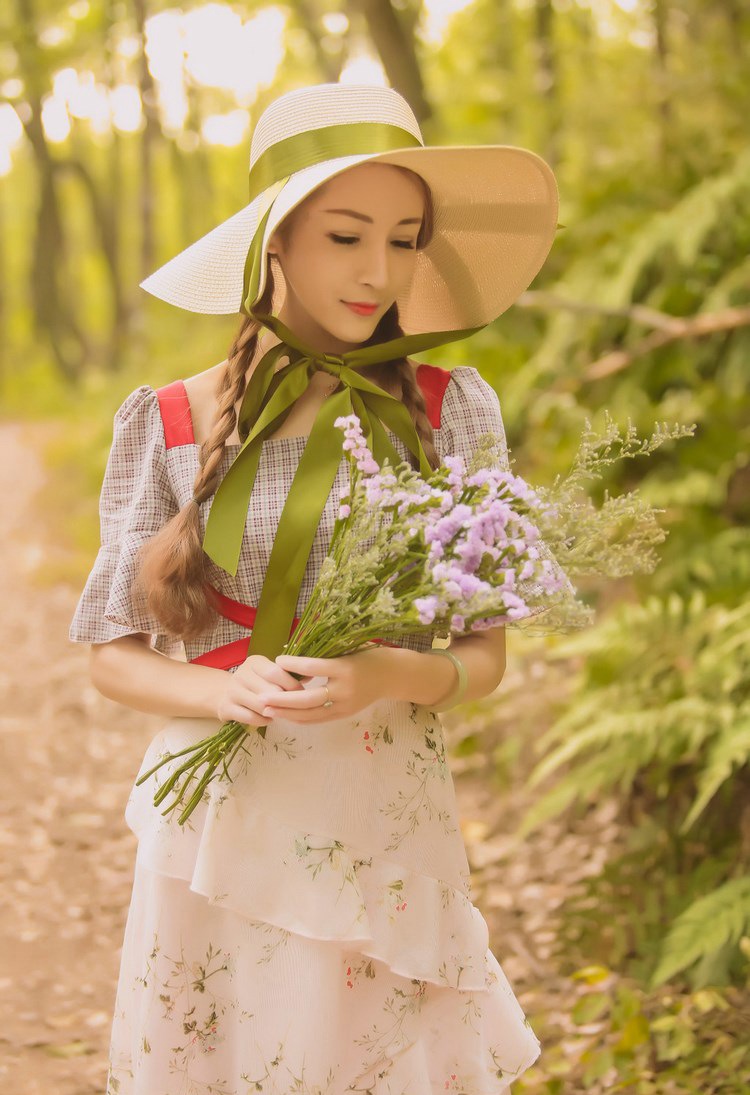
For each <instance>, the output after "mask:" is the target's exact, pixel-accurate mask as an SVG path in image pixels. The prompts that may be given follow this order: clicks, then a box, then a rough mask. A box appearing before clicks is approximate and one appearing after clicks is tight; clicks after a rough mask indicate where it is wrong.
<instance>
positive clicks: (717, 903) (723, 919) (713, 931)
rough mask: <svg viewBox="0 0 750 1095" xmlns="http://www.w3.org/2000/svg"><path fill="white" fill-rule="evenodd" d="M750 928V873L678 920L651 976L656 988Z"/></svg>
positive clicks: (700, 901)
mask: <svg viewBox="0 0 750 1095" xmlns="http://www.w3.org/2000/svg"><path fill="white" fill-rule="evenodd" d="M748 931H750V875H745V876H743V877H742V878H733V879H730V881H728V882H725V883H724V884H723V885H722V886H719V888H718V889H717V890H714V891H713V893H710V894H707V895H706V896H705V897H700V898H698V900H697V901H694V902H693V903H692V904H691V905H689V906H688V907H687V908H686V909H685V910H684V912H682V913H681V914H680V915H679V916H678V917H677V919H676V920H675V921H674V924H673V925H672V928H671V929H670V931H669V933H668V935H667V937H666V939H665V940H664V944H663V946H662V950H661V955H660V958H659V963H658V965H657V967H656V969H655V970H654V973H653V975H652V978H651V985H652V988H656V987H657V986H658V985H661V984H663V983H664V982H665V981H669V980H670V978H672V977H674V975H675V974H676V973H679V972H680V971H681V970H685V969H688V967H689V966H692V965H693V964H694V963H696V962H698V961H700V960H701V959H703V958H704V957H705V956H707V955H711V954H713V953H715V952H717V951H719V950H721V949H722V948H723V947H725V946H727V945H730V944H732V945H734V944H737V943H739V941H740V939H741V938H742V936H743V935H745V934H747V933H748Z"/></svg>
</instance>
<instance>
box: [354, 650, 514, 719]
mask: <svg viewBox="0 0 750 1095" xmlns="http://www.w3.org/2000/svg"><path fill="white" fill-rule="evenodd" d="M448 649H450V650H451V651H453V653H454V654H455V655H456V656H457V657H459V658H460V659H461V661H462V662H463V664H464V666H465V667H466V675H467V678H468V681H467V686H466V692H465V693H464V695H463V698H462V700H461V702H462V703H465V702H467V701H469V700H478V699H482V698H483V697H484V696H488V695H489V694H490V693H491V692H494V690H495V689H496V688H497V686H498V685H499V684H500V681H501V680H502V679H503V676H504V674H505V656H504V653H500V652H499V651H498V647H497V645H496V644H495V643H493V642H491V641H490V640H488V639H487V638H486V637H485V636H484V635H480V634H477V635H464V636H461V637H460V638H454V639H452V640H451V643H450V647H449V648H448ZM372 652H373V653H375V654H376V656H379V658H380V664H381V670H382V673H383V682H384V688H385V691H386V694H387V695H388V696H389V697H390V698H391V699H397V700H407V701H410V702H411V703H418V704H421V705H424V706H428V707H429V705H430V704H433V703H434V704H438V705H439V704H442V703H443V701H446V700H448V698H449V697H450V696H451V695H452V694H453V691H454V689H455V688H456V685H457V684H458V671H457V670H456V667H455V666H454V665H453V664H452V663H451V661H450V659H448V658H439V657H436V656H435V655H434V654H429V653H420V652H419V651H416V650H407V649H406V648H404V647H387V646H381V647H379V648H377V650H376V651H372Z"/></svg>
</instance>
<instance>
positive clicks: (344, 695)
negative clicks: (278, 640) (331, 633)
mask: <svg viewBox="0 0 750 1095" xmlns="http://www.w3.org/2000/svg"><path fill="white" fill-rule="evenodd" d="M386 654H387V652H386V650H385V649H384V648H381V649H379V648H377V647H374V648H368V649H366V650H358V651H357V652H356V653H354V654H346V655H344V656H343V657H341V658H306V657H304V656H303V655H296V654H295V655H292V654H279V655H278V657H277V658H276V665H277V666H279V667H280V668H281V669H282V670H290V671H292V672H294V673H304V674H305V677H304V678H303V681H310V680H312V679H313V677H327V678H328V680H327V684H328V692H326V689H325V684H326V682H325V681H324V682H323V683H322V684H320V685H317V686H313V687H312V688H302V687H301V684H302V682H298V683H300V688H301V691H294V692H292V691H277V692H274V693H272V692H270V691H268V690H266V691H265V692H261V694H260V695H259V697H258V698H259V700H261V701H264V700H267V701H268V703H267V705H265V704H261V707H260V711H261V714H262V716H263V717H264V718H266V719H269V718H277V717H278V718H282V719H287V720H288V721H289V722H295V723H300V724H302V725H313V724H315V723H319V722H330V720H331V719H344V718H348V717H349V716H350V715H356V713H357V712H358V711H361V710H362V709H363V708H365V707H369V706H370V704H371V703H374V702H375V700H377V699H382V698H383V696H384V695H385V692H386V681H387V672H386V660H387V659H386V657H384V655H386ZM329 697H330V699H331V700H333V706H332V707H323V704H324V703H325V701H326V700H327V699H328V698H329Z"/></svg>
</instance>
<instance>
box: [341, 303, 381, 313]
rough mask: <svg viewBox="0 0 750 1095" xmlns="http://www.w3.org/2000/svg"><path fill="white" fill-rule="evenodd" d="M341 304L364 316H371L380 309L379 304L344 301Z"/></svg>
mask: <svg viewBox="0 0 750 1095" xmlns="http://www.w3.org/2000/svg"><path fill="white" fill-rule="evenodd" d="M341 303H342V304H345V305H346V306H347V308H351V310H352V311H353V312H357V313H358V314H359V315H362V316H371V315H372V313H373V312H374V311H375V310H376V309H377V307H378V306H377V304H361V303H357V302H352V301H349V300H343V301H342V302H341Z"/></svg>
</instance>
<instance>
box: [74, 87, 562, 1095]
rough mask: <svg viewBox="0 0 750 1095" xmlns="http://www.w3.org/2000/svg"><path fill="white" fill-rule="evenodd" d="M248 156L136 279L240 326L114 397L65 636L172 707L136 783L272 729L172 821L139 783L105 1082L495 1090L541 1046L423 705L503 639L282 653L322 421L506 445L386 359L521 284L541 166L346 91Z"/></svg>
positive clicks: (334, 504) (380, 437)
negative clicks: (425, 139) (245, 174)
mask: <svg viewBox="0 0 750 1095" xmlns="http://www.w3.org/2000/svg"><path fill="white" fill-rule="evenodd" d="M467 171H469V174H468V175H467V174H466V172H467ZM250 177H251V202H250V203H249V205H248V206H246V207H245V209H243V210H241V211H240V213H239V214H236V215H235V217H233V218H230V220H229V221H227V222H224V224H223V225H220V226H219V227H218V228H217V229H214V230H213V232H211V233H209V234H208V235H207V236H206V237H204V238H203V239H202V240H200V241H198V242H197V243H196V244H193V245H192V247H191V248H188V249H187V250H186V251H185V252H183V253H182V254H181V255H179V256H177V257H176V258H175V259H173V260H171V262H169V263H167V264H166V265H165V266H164V267H162V268H161V269H160V270H159V271H156V273H155V274H152V275H151V276H150V277H149V278H147V279H146V281H145V282H144V283H143V286H144V288H146V289H148V290H149V291H150V292H153V293H154V294H155V295H157V296H160V297H161V298H162V299H164V300H168V301H170V302H171V303H173V304H176V305H178V306H180V307H185V308H188V309H191V310H195V311H203V312H214V313H216V312H221V311H236V310H238V308H239V310H240V311H242V312H243V313H244V317H245V318H244V319H243V321H242V324H241V326H240V330H239V332H238V335H237V337H236V338H235V340H234V342H233V345H232V347H231V350H230V353H229V356H228V359H227V360H226V361H223V362H221V363H220V364H219V365H216V366H214V367H213V368H210V369H208V370H205V371H204V372H200V373H197V374H195V375H193V376H190V377H188V378H186V379H185V380H184V381H175V382H174V383H172V384H170V385H167V386H165V387H164V388H162V389H159V390H158V391H155V390H154V389H153V388H151V387H149V386H148V385H146V384H144V385H142V386H141V387H140V388H138V389H136V390H135V391H134V392H133V393H131V395H130V396H128V398H127V399H126V400H125V402H124V403H123V404H122V406H121V407H120V409H119V410H118V412H117V415H116V416H115V432H114V440H113V446H112V451H111V453H110V457H109V461H108V465H107V470H106V473H105V479H104V484H103V487H102V496H101V517H102V547H101V549H100V552H99V555H98V557H97V560H96V563H95V565H94V568H93V569H92V572H91V575H90V576H89V580H88V582H87V585H86V588H85V589H84V591H83V594H82V597H81V600H80V602H79V605H78V608H77V610H76V615H75V618H74V620H73V623H72V625H71V631H70V636H71V639H73V640H74V641H77V642H90V643H92V644H93V645H92V663H91V664H92V680H93V682H94V684H95V685H96V687H97V688H98V689H99V690H100V691H101V692H102V693H103V694H104V695H106V696H108V697H109V698H111V699H115V700H117V701H119V702H121V703H124V704H127V705H129V706H132V707H134V708H136V709H137V710H144V711H151V712H156V713H159V714H163V715H165V716H168V717H169V721H168V722H167V723H166V725H165V726H164V727H163V728H162V730H161V731H160V732H159V734H157V735H156V737H155V738H154V740H153V741H152V742H151V744H150V746H149V748H148V750H147V752H146V755H145V757H144V759H143V762H142V765H141V769H140V772H139V775H140V774H141V773H143V772H146V771H148V770H149V769H150V768H152V767H153V766H154V764H155V762H156V760H158V758H159V757H162V756H164V755H165V754H166V753H167V752H171V753H177V752H179V750H180V749H184V748H185V747H186V746H187V745H190V744H192V743H194V742H197V741H199V740H201V739H202V738H204V737H206V736H208V735H209V734H211V733H213V732H215V731H216V729H218V725H219V724H220V723H221V722H223V721H225V720H228V719H236V720H237V721H240V722H242V723H245V724H247V726H248V727H249V728H252V727H260V726H266V727H267V730H266V736H265V737H261V736H260V735H257V734H252V733H251V734H250V735H249V736H248V738H247V739H246V749H245V751H244V753H243V754H241V755H239V756H238V757H237V758H236V761H235V763H234V765H233V768H232V776H233V782H232V783H228V782H226V781H223V782H219V781H216V782H214V783H212V784H211V785H209V793H207V794H204V797H203V799H202V800H201V801H200V803H199V804H198V807H197V808H196V809H195V811H194V812H193V814H192V815H191V817H190V818H189V820H188V822H187V823H186V824H185V825H184V826H180V825H179V824H178V823H177V820H176V815H175V812H174V811H172V812H171V813H167V814H166V816H165V815H163V814H162V813H161V812H160V810H159V809H157V808H155V807H154V805H153V795H154V791H155V790H156V789H157V787H158V786H159V785H160V783H161V782H163V780H165V779H167V778H168V776H169V773H170V772H171V771H173V770H174V768H175V767H176V766H177V765H178V764H179V761H176V760H175V761H170V762H169V763H167V764H165V765H164V766H163V767H162V768H161V769H159V772H158V773H157V775H158V776H159V778H158V779H156V777H154V779H153V780H151V779H150V780H147V781H146V782H145V783H143V784H142V785H141V786H140V787H138V786H134V787H133V790H132V791H131V794H130V798H129V800H128V804H127V807H126V815H125V816H126V820H127V823H128V825H129V826H130V828H131V829H132V830H133V832H135V833H136V835H137V837H138V852H137V858H136V865H135V877H134V883H133V894H132V899H131V904H130V909H129V914H128V921H127V926H126V932H125V940H124V944H123V951H122V959H121V969H120V978H119V983H118V989H117V999H116V1005H115V1015H114V1023H113V1030H112V1043H111V1058H110V1071H109V1080H108V1089H107V1090H108V1095H109V1093H110V1092H111V1093H115V1092H116V1093H118V1095H156V1093H157V1092H158V1095H177V1093H178V1092H179V1093H184V1092H196V1093H197V1092H212V1093H219V1092H220V1093H223V1095H238V1093H240V1092H246V1091H248V1092H249V1091H251V1090H252V1091H264V1092H273V1093H278V1095H287V1093H288V1092H311V1093H312V1092H321V1093H323V1092H326V1093H329V1095H339V1093H343V1092H372V1093H374V1095H386V1093H388V1095H395V1093H397V1092H398V1093H401V1092H410V1093H414V1095H427V1093H430V1092H436V1091H438V1090H439V1091H451V1090H452V1091H457V1092H465V1093H476V1095H480V1093H481V1095H489V1093H493V1095H494V1093H501V1092H505V1091H507V1090H508V1089H509V1083H510V1081H512V1080H513V1079H514V1078H516V1077H517V1076H519V1075H520V1074H521V1073H522V1072H523V1071H524V1070H525V1069H526V1068H528V1067H529V1066H530V1065H531V1063H532V1062H533V1061H534V1060H535V1059H536V1057H537V1056H538V1054H539V1042H538V1040H537V1038H536V1036H535V1035H534V1033H533V1031H532V1030H531V1028H530V1026H529V1024H528V1021H527V1020H526V1019H525V1017H524V1015H523V1012H522V1010H521V1008H520V1006H519V1004H518V1001H517V1000H516V998H515V996H514V994H513V992H512V989H511V987H510V985H509V984H508V981H507V979H506V977H505V975H504V974H503V971H502V968H501V967H500V965H499V964H498V962H497V960H496V959H495V957H494V955H493V954H492V952H491V951H490V950H489V949H488V932H487V925H486V923H485V921H484V919H483V917H482V916H481V914H480V912H479V910H478V909H477V908H476V907H475V906H474V905H473V904H472V902H471V900H470V876H469V868H468V862H467V859H466V853H465V849H464V846H463V843H462V839H461V834H460V828H459V824H458V815H457V809H456V800H455V793H454V788H453V783H452V780H451V775H450V771H449V768H448V764H447V759H446V755H445V746H444V741H443V735H442V729H441V724H440V720H439V719H438V717H437V715H436V714H435V712H436V711H437V710H442V709H445V708H446V707H448V706H451V705H453V704H455V703H456V702H457V701H458V699H459V698H479V697H482V696H485V695H488V694H489V693H490V692H492V691H493V690H494V689H495V688H496V687H497V685H498V684H499V683H500V680H501V679H502V676H503V672H504V668H505V638H504V630H503V628H502V627H498V628H494V629H492V630H490V631H486V632H476V633H474V634H471V635H467V636H461V637H459V638H454V640H453V641H452V643H451V649H450V652H449V657H448V658H445V657H435V656H434V655H435V654H438V653H442V652H440V651H437V650H435V651H433V650H431V641H430V639H429V637H426V636H423V635H414V636H412V637H410V638H409V639H407V640H402V641H401V644H400V645H398V646H396V645H395V644H391V643H388V642H387V641H383V642H382V643H380V644H378V645H377V646H375V647H370V648H367V649H364V650H361V651H359V652H357V653H356V654H353V655H350V656H347V657H345V658H336V659H320V658H302V657H289V656H285V655H283V654H282V653H280V651H281V650H282V648H283V641H284V640H285V639H286V638H287V637H288V635H289V633H290V631H291V630H293V628H294V625H295V623H296V620H298V618H299V616H300V614H301V612H302V610H303V609H304V605H305V603H306V601H307V599H308V598H309V596H310V593H311V591H312V588H313V586H314V584H315V579H316V576H317V573H318V570H319V567H320V565H321V563H322V560H323V558H324V557H325V554H326V550H327V544H328V542H329V540H330V536H331V533H332V530H333V524H334V520H335V516H336V513H337V511H338V507H339V500H340V498H341V495H342V494H343V493H345V492H346V490H347V486H348V477H347V462H346V460H345V459H343V453H342V451H341V441H342V440H343V435H341V433H340V431H338V430H335V429H334V427H333V425H332V424H333V422H334V420H335V418H336V417H338V415H340V414H341V413H345V412H346V410H347V408H349V409H351V408H352V407H354V406H356V407H357V408H358V409H359V411H360V417H361V420H363V424H366V425H367V428H368V433H369V432H371V433H372V437H373V441H374V444H373V451H374V453H375V456H376V459H377V458H378V453H380V455H381V456H382V455H383V454H384V453H387V452H389V451H390V452H395V454H396V455H397V456H398V458H399V459H400V460H403V459H409V460H411V461H412V464H413V465H414V466H415V467H418V468H420V469H421V470H422V471H423V472H426V471H428V470H429V468H430V467H435V466H436V465H437V464H438V463H439V461H440V459H442V457H443V456H445V455H448V454H451V453H453V454H460V455H463V456H465V457H467V458H468V457H469V456H470V455H471V452H472V450H473V447H474V446H475V444H476V441H477V439H478V437H479V436H481V435H482V434H483V433H486V432H493V433H495V434H496V435H497V436H498V438H500V439H501V440H504V433H503V423H502V417H501V414H500V408H499V405H498V401H497V397H496V395H495V393H494V391H493V389H492V388H491V387H490V386H489V385H488V384H487V383H486V382H485V381H484V380H483V379H482V378H481V377H480V375H479V373H478V372H477V371H476V369H474V368H472V367H468V366H462V367H458V368H454V369H453V370H452V371H450V372H448V371H447V370H444V369H440V368H438V367H436V366H431V365H427V364H424V363H422V364H420V365H416V364H415V363H413V362H411V361H410V360H409V359H408V358H407V357H406V356H405V355H406V350H407V349H425V348H428V347H429V346H436V345H440V344H442V343H445V342H447V341H451V340H453V339H456V338H462V337H466V335H467V334H470V333H472V332H473V331H475V330H478V329H480V327H482V326H484V325H486V324H487V323H488V322H489V321H490V320H491V319H492V318H494V317H495V316H497V315H499V314H500V312H501V311H503V310H504V309H505V308H507V307H508V306H509V305H510V304H511V303H512V301H513V300H514V299H516V297H517V296H518V295H519V293H520V292H522V291H523V289H524V288H526V286H527V285H528V284H529V283H530V281H531V280H532V278H533V277H534V275H535V273H536V272H537V270H538V269H539V267H540V266H541V264H542V262H543V261H544V257H545V256H546V254H547V252H548V250H549V247H550V245H551V242H552V239H553V235H554V230H555V225H556V214H557V195H556V188H555V186H554V179H553V176H552V173H551V172H550V170H549V168H548V167H547V165H546V164H544V162H543V161H541V160H539V158H538V157H536V156H534V154H533V153H529V152H526V151H525V150H522V149H514V148H510V147H508V146H486V147H482V148H481V149H475V148H444V149H431V148H427V147H425V146H424V145H423V143H422V139H421V134H420V132H419V127H418V125H417V122H416V119H415V118H414V116H413V114H412V112H411V111H410V109H409V107H408V105H407V104H406V103H405V102H404V100H403V99H402V98H401V96H400V95H398V94H397V93H396V92H394V91H392V90H391V89H387V88H380V87H368V86H357V85H337V84H323V85H317V86H315V87H311V88H303V89H298V90H296V91H293V92H289V93H287V94H286V95H283V96H281V97H280V98H279V99H277V100H276V101H275V102H274V103H272V104H271V105H270V106H269V107H268V108H266V110H265V111H264V113H263V115H262V116H261V118H260V119H259V121H258V124H257V126H256V130H255V134H254V138H253V145H252V149H251V173H250ZM259 317H260V318H259ZM436 326H437V327H439V330H435V327H436ZM262 327H264V328H266V329H265V330H264V331H263V334H262V335H261V328H262ZM284 362H286V364H285V363H284ZM334 435H335V436H336V437H337V438H338V449H335V446H333V447H332V446H331V444H330V440H331V438H332V437H333V436H334ZM503 458H504V459H507V457H506V456H505V453H504V451H503ZM318 510H319V511H320V516H318ZM311 513H312V520H311ZM248 633H249V634H248ZM183 649H184V656H185V658H186V660H185V661H183V660H180V659H179V658H178V657H171V656H167V657H165V656H164V655H165V654H166V655H174V654H180V653H181V652H182V650H183ZM448 660H450V661H452V662H453V663H454V668H455V669H456V670H458V671H459V672H458V674H456V673H455V672H454V668H451V667H449V666H448V665H447V664H446V662H447V661H448ZM293 673H297V674H302V675H303V680H302V681H300V680H299V679H298V678H297V677H295V676H293V675H292V674H293ZM457 676H458V679H459V680H461V679H462V678H463V680H464V685H465V688H464V689H461V688H459V687H458V686H457V684H456V680H457ZM316 681H317V683H316Z"/></svg>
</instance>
